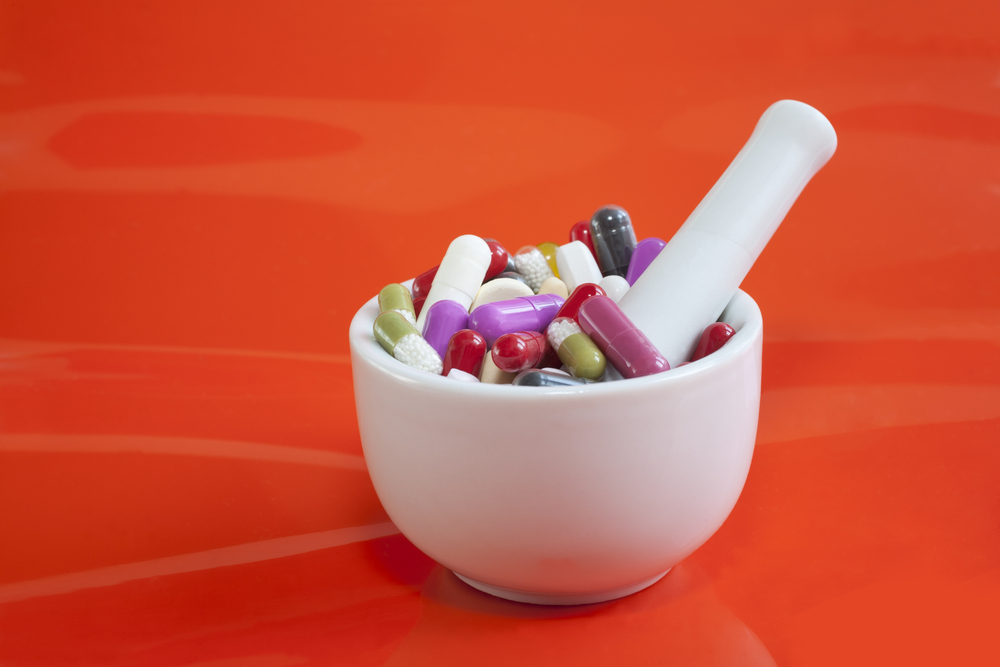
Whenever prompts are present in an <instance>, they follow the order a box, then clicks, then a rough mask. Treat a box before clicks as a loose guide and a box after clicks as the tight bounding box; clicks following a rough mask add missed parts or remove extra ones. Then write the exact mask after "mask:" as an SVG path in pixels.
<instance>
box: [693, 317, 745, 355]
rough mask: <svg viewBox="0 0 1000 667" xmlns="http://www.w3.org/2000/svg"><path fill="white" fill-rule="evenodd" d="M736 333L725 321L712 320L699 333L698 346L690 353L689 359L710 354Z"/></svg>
mask: <svg viewBox="0 0 1000 667" xmlns="http://www.w3.org/2000/svg"><path fill="white" fill-rule="evenodd" d="M735 333H736V329H734V328H732V327H731V326H729V325H728V324H726V323H725V322H714V323H712V324H709V325H708V326H707V327H705V331H704V333H702V334H701V339H700V340H699V341H698V347H696V348H694V354H693V355H691V361H698V360H699V359H701V358H702V357H707V356H708V355H710V354H712V353H713V352H715V351H716V350H718V349H719V348H720V347H722V346H723V345H725V344H726V343H728V342H729V339H730V338H732V337H733V334H735Z"/></svg>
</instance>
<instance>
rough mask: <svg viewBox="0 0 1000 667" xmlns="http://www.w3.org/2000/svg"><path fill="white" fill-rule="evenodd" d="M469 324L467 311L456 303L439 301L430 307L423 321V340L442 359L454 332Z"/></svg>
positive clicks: (449, 300) (444, 300)
mask: <svg viewBox="0 0 1000 667" xmlns="http://www.w3.org/2000/svg"><path fill="white" fill-rule="evenodd" d="M468 324H469V311H467V310H466V309H465V306H463V305H462V304H460V303H459V302H458V301H452V300H451V299H441V300H440V301H435V302H434V303H432V304H431V305H430V308H429V309H428V311H427V319H426V320H425V321H424V331H423V336H424V340H426V341H427V342H428V343H430V346H431V347H433V348H434V351H435V352H437V353H438V354H439V355H441V356H442V357H443V356H444V353H445V351H446V350H447V349H448V341H449V340H451V337H452V336H453V335H455V332H456V331H460V330H462V329H464V328H465V327H466V326H467V325H468Z"/></svg>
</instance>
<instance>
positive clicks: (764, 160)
mask: <svg viewBox="0 0 1000 667" xmlns="http://www.w3.org/2000/svg"><path fill="white" fill-rule="evenodd" d="M836 150H837V134H836V132H834V130H833V126H832V125H830V121H828V120H827V119H826V117H825V116H823V114H821V113H820V112H819V111H817V110H816V109H814V108H812V107H811V106H809V105H808V104H803V103H802V102H796V101H794V100H782V101H780V102H775V103H774V104H772V105H771V106H770V107H768V109H767V111H765V112H764V115H763V116H761V118H760V120H759V121H758V122H757V127H755V128H754V131H753V134H752V135H750V139H749V140H748V141H747V143H746V145H745V146H743V149H742V150H741V151H740V152H739V154H738V155H737V156H736V159H734V160H733V162H732V163H731V164H730V165H729V168H728V169H726V171H725V173H723V174H722V177H721V178H719V180H718V181H717V182H716V184H715V185H714V186H713V187H712V189H711V190H709V192H708V194H707V195H705V198H704V199H702V200H701V203H700V204H698V207H697V208H695V210H694V212H692V213H691V215H690V216H689V217H688V219H687V220H686V221H685V222H684V224H683V225H681V228H680V229H678V230H677V233H676V234H674V236H673V238H672V239H670V242H669V243H667V245H666V247H665V248H664V249H663V250H662V252H660V254H659V255H658V256H657V258H656V259H655V260H653V262H652V263H651V264H650V265H649V268H647V269H646V271H645V272H644V273H643V274H642V275H641V276H640V277H639V279H638V280H636V282H635V284H634V285H633V286H632V288H631V289H630V290H629V291H628V292H627V293H626V294H625V296H623V297H622V299H621V301H620V302H619V304H618V305H619V306H620V308H621V310H622V312H624V313H625V315H627V316H628V317H629V319H631V320H632V322H633V323H634V324H635V325H636V326H637V327H638V328H639V330H640V331H642V332H643V333H644V334H645V335H646V337H647V338H649V339H650V341H652V343H653V344H654V345H655V346H656V348H657V349H658V350H659V351H660V353H661V354H663V356H665V357H666V358H667V360H668V361H669V362H670V366H671V367H676V366H677V365H678V364H680V363H681V362H684V361H687V360H688V359H689V358H690V357H691V353H692V352H693V351H694V348H695V346H696V345H697V344H698V339H699V337H700V336H701V333H702V331H704V330H705V327H707V326H708V325H709V324H711V323H713V322H715V321H716V320H718V318H719V315H721V314H722V311H723V309H724V308H725V307H726V304H728V303H729V300H730V299H731V298H732V297H733V294H735V293H736V290H737V288H738V287H739V286H740V283H741V282H743V278H744V277H746V275H747V273H748V272H749V271H750V267H751V266H753V263H754V261H756V259H757V256H758V255H760V253H761V251H762V250H763V249H764V246H766V245H767V242H768V241H769V240H770V239H771V236H772V235H773V234H774V232H775V230H776V229H777V228H778V225H780V224H781V221H782V220H783V219H784V218H785V214H786V213H788V209H790V208H791V207H792V204H794V203H795V200H796V199H797V198H798V196H799V193H801V192H802V189H803V188H804V187H805V186H806V184H807V183H808V182H809V179H811V178H812V177H813V176H814V175H815V174H816V172H817V171H819V170H820V169H821V168H822V167H823V165H825V164H826V163H827V161H828V160H829V159H830V158H831V157H832V156H833V153H834V151H836Z"/></svg>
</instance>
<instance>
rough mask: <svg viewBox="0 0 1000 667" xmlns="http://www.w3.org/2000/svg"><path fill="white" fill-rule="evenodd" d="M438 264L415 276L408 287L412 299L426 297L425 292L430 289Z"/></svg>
mask: <svg viewBox="0 0 1000 667" xmlns="http://www.w3.org/2000/svg"><path fill="white" fill-rule="evenodd" d="M439 268H440V267H439V266H435V267H433V268H430V269H427V270H426V271H424V272H423V273H421V274H420V275H418V276H417V277H416V278H414V279H413V285H412V286H411V287H410V294H411V295H412V296H413V300H414V301H416V300H417V299H426V298H427V294H428V293H429V292H430V291H431V284H433V282H434V276H436V275H437V272H438V269H439Z"/></svg>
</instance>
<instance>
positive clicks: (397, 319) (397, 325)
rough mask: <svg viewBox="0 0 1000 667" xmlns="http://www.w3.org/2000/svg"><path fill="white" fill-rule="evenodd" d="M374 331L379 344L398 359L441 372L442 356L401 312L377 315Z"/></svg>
mask: <svg viewBox="0 0 1000 667" xmlns="http://www.w3.org/2000/svg"><path fill="white" fill-rule="evenodd" d="M373 333H374V334H375V340H377V341H378V344H379V345H381V346H382V348H383V349H385V351H386V352H388V353H389V354H391V355H392V356H393V357H395V358H396V359H397V360H398V361H401V362H403V363H404V364H406V365H407V366H410V367H411V368H416V369H417V370H421V371H427V372H428V373H433V374H434V375H440V374H441V370H442V364H441V357H440V356H439V355H438V353H437V352H435V351H434V348H433V347H431V346H430V344H428V342H427V341H426V340H424V337H423V336H421V335H420V332H419V331H417V328H416V327H415V326H414V325H412V324H410V323H409V322H407V321H406V318H405V317H403V316H402V315H400V314H399V313H397V312H395V311H392V310H390V311H389V312H387V313H382V314H381V315H379V316H378V317H376V318H375V325H374V327H373Z"/></svg>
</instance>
